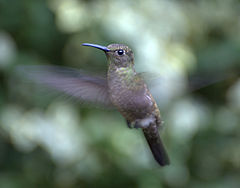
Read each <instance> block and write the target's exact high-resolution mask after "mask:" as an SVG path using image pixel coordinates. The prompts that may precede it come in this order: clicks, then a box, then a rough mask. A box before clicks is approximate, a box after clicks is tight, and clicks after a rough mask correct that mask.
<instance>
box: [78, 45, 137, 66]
mask: <svg viewBox="0 0 240 188" xmlns="http://www.w3.org/2000/svg"><path fill="white" fill-rule="evenodd" d="M82 45H83V46H91V47H94V48H98V49H100V50H103V51H104V52H105V53H106V56H107V58H108V61H109V62H110V64H112V65H114V66H116V67H118V68H120V67H131V66H133V64H134V55H133V52H132V50H131V49H130V48H129V47H128V46H126V45H123V44H110V45H108V46H107V47H106V46H101V45H97V44H89V43H83V44H82Z"/></svg>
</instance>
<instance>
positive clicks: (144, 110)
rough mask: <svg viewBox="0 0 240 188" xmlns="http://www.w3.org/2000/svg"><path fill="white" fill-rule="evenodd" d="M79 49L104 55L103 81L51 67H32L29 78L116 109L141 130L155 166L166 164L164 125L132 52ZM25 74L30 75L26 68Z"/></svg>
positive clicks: (110, 47) (115, 47)
mask: <svg viewBox="0 0 240 188" xmlns="http://www.w3.org/2000/svg"><path fill="white" fill-rule="evenodd" d="M82 46H88V47H94V48H97V49H100V50H102V51H103V52H105V54H106V57H107V61H108V71H107V76H106V78H104V77H100V76H93V75H88V74H85V73H84V72H81V71H80V72H77V71H72V70H71V69H62V68H56V67H54V66H46V67H44V66H43V67H41V66H39V67H38V68H36V67H35V68H34V69H35V70H36V71H32V70H31V68H30V73H31V74H32V75H31V77H33V78H34V79H35V80H36V81H38V82H40V83H43V84H46V85H48V86H51V87H53V88H55V89H57V90H59V91H62V92H65V93H66V94H68V95H71V96H74V97H77V98H78V99H80V100H82V101H88V102H96V103H99V104H103V105H107V106H109V105H111V106H113V107H115V108H116V109H117V110H118V111H119V112H120V113H121V115H122V116H123V117H124V118H125V119H126V123H127V126H128V127H129V128H136V129H142V132H143V135H144V137H145V138H146V141H147V143H148V145H149V147H150V150H151V152H152V154H153V157H154V158H155V160H156V161H157V163H158V164H159V165H160V166H165V165H168V164H169V163H170V161H169V157H168V155H167V152H166V150H165V147H164V145H163V142H162V140H161V138H160V134H159V128H160V127H161V126H162V124H163V122H162V119H161V115H160V110H159V108H158V106H157V103H156V102H155V100H154V98H153V96H152V95H151V93H150V91H149V89H148V87H147V85H146V83H145V82H144V79H143V78H142V76H141V74H140V73H137V72H136V71H135V68H134V54H133V51H132V50H131V49H130V48H129V47H128V46H126V45H123V44H110V45H108V46H101V45H97V44H90V43H83V44H82ZM37 69H38V70H37ZM41 69H42V70H41ZM24 72H26V73H27V74H29V71H27V70H26V69H25V71H24Z"/></svg>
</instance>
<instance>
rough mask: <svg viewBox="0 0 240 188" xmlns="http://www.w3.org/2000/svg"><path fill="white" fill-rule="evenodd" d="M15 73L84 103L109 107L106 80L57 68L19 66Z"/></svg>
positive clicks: (72, 70) (70, 69) (77, 71)
mask: <svg viewBox="0 0 240 188" xmlns="http://www.w3.org/2000/svg"><path fill="white" fill-rule="evenodd" d="M17 72H19V73H21V74H23V76H24V77H26V78H27V79H28V80H32V81H34V82H36V83H39V84H43V85H45V86H48V87H50V88H54V89H55V90H57V91H60V92H63V93H65V94H67V95H70V96H73V97H75V98H77V99H79V100H81V101H84V102H91V103H98V104H101V105H105V106H111V101H110V97H109V94H108V85H107V80H106V78H104V77H101V76H96V75H90V74H87V73H86V72H84V71H81V70H75V69H72V68H65V67H58V66H41V65H39V66H37V65H36V66H35V65H32V66H31V65H30V66H20V67H18V68H17Z"/></svg>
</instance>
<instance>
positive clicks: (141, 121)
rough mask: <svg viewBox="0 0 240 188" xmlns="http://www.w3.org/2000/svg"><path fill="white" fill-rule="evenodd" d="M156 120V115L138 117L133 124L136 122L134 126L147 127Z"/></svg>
mask: <svg viewBox="0 0 240 188" xmlns="http://www.w3.org/2000/svg"><path fill="white" fill-rule="evenodd" d="M155 122H156V119H155V118H154V116H150V117H147V118H144V119H136V120H135V121H134V122H133V124H134V128H136V129H137V128H142V129H144V128H147V127H148V126H149V125H151V124H153V123H155Z"/></svg>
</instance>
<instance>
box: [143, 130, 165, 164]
mask: <svg viewBox="0 0 240 188" xmlns="http://www.w3.org/2000/svg"><path fill="white" fill-rule="evenodd" d="M143 133H144V136H145V138H146V140H147V142H148V145H149V147H150V149H151V151H152V154H153V156H154V158H155V160H156V161H157V162H158V163H159V164H160V165H161V166H165V165H169V163H170V161H169V158H168V155H167V152H166V150H165V148H164V146H163V143H162V141H161V138H160V135H159V133H158V129H157V127H155V126H153V127H152V126H151V127H148V128H146V129H143Z"/></svg>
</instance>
